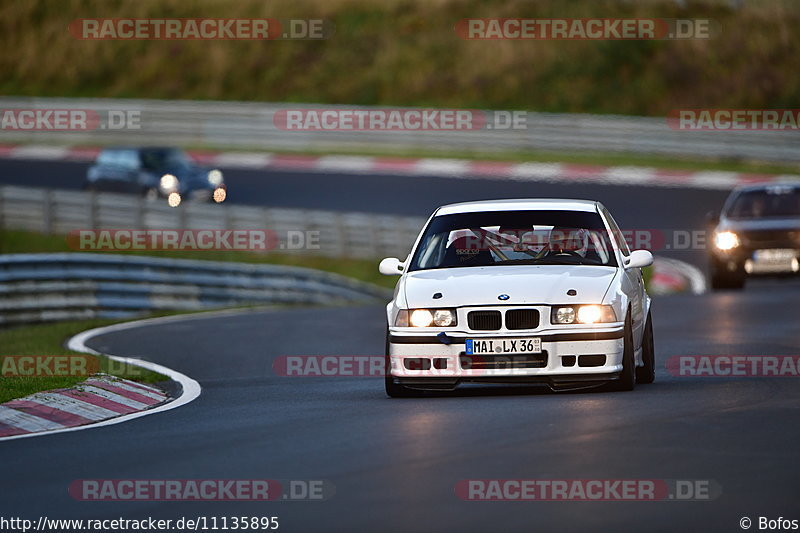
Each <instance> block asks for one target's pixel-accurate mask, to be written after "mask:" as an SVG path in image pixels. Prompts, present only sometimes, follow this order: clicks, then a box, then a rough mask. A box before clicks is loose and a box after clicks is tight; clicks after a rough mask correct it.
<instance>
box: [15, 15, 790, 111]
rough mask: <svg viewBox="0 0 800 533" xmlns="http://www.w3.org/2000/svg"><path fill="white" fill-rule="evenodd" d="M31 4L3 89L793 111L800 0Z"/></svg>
mask: <svg viewBox="0 0 800 533" xmlns="http://www.w3.org/2000/svg"><path fill="white" fill-rule="evenodd" d="M734 4H736V3H735V2H730V1H728V0H693V1H690V2H676V1H675V0H648V1H646V2H622V1H619V0H573V1H570V2H559V1H555V0H549V1H546V0H541V1H535V2H533V1H530V0H435V1H431V0H385V1H382V2H374V1H372V0H273V1H271V2H263V1H261V0H239V1H237V2H225V1H221V0H160V1H156V0H143V1H141V2H131V1H128V2H121V1H110V0H27V1H25V2H3V3H2V4H0V48H1V49H3V50H7V51H13V53H5V54H1V55H0V71H2V72H6V73H8V74H9V75H7V76H4V77H2V79H0V94H5V95H27V96H73V97H122V98H125V97H134V98H166V99H176V98H181V99H196V100H243V101H272V102H316V103H330V104H338V103H340V104H348V105H385V106H393V105H398V106H399V105H412V106H416V105H419V106H436V107H459V108H479V109H522V110H537V111H553V112H572V113H585V112H591V113H616V114H629V115H648V116H666V115H667V114H668V113H669V112H670V111H671V110H673V109H676V108H680V107H687V108H701V107H717V108H793V107H797V102H798V101H800V77H798V76H797V75H796V70H797V69H796V58H797V57H798V56H800V32H798V31H796V29H797V28H798V26H800V3H798V2H797V1H796V0H759V1H756V0H752V1H747V2H741V6H739V7H738V8H736V7H734ZM89 17H93V18H164V17H172V18H182V17H183V18H195V17H209V18H254V17H258V18H260V17H275V18H289V17H302V18H322V19H326V20H328V21H330V22H332V23H333V25H334V26H335V34H334V35H333V36H332V37H331V38H330V39H328V40H326V41H268V42H264V41H249V40H230V41H172V40H161V41H156V40H153V41H147V40H141V41H139V40H127V41H110V40H78V39H75V38H73V37H72V36H71V35H70V33H69V32H68V26H69V24H70V22H71V21H74V20H75V19H80V18H89ZM501 17H512V18H516V17H523V18H557V19H564V18H587V17H603V18H612V17H618V18H651V17H663V18H683V19H686V18H701V19H710V20H711V21H713V25H714V26H716V27H717V28H719V30H720V31H719V32H718V33H717V34H716V35H715V36H713V37H712V38H710V39H686V40H663V41H596V40H587V41H526V40H521V41H512V40H496V41H492V40H483V41H476V40H464V39H461V38H459V37H458V36H457V35H456V34H455V31H454V29H453V28H454V24H455V23H456V22H457V21H458V20H460V19H462V18H501Z"/></svg>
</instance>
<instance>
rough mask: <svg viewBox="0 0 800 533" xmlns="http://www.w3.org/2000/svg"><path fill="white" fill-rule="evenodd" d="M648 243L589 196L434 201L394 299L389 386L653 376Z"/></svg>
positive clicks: (629, 384) (398, 271)
mask: <svg viewBox="0 0 800 533" xmlns="http://www.w3.org/2000/svg"><path fill="white" fill-rule="evenodd" d="M652 262H653V256H652V255H651V254H650V252H648V251H646V250H636V251H633V252H632V251H630V250H629V248H628V246H627V244H626V242H625V239H624V238H623V235H622V232H621V231H620V229H619V227H618V226H617V224H616V222H614V219H613V218H612V217H611V214H610V213H609V212H608V210H606V208H605V207H603V205H601V204H600V203H599V202H593V201H588V200H557V199H519V200H492V201H482V202H468V203H460V204H452V205H446V206H443V207H440V208H439V209H437V210H436V211H435V212H434V213H433V215H432V216H431V218H430V219H429V220H428V222H427V223H426V225H425V227H424V229H423V230H422V232H421V233H420V235H419V237H417V240H416V242H415V243H414V247H413V248H412V250H411V254H410V255H409V256H408V257H407V258H406V259H405V261H402V262H401V261H400V260H399V259H397V258H387V259H384V260H383V261H381V264H380V272H381V273H383V274H387V275H399V276H400V280H399V281H398V283H397V287H396V288H395V291H394V299H393V300H392V301H391V302H390V303H389V305H388V306H387V308H386V312H387V319H388V330H387V335H386V357H387V376H386V393H387V394H388V395H389V396H392V397H403V396H414V395H418V394H420V392H421V391H424V390H452V389H454V388H455V387H457V386H458V385H459V384H461V383H544V384H546V385H549V386H550V387H551V388H552V389H553V390H565V389H575V388H582V387H589V386H597V385H600V384H608V386H609V387H610V388H613V389H615V390H631V389H633V387H634V385H635V384H636V383H637V382H638V383H651V382H652V381H653V380H654V378H655V368H654V367H655V356H654V348H653V325H652V318H651V316H650V297H649V296H648V295H647V292H646V291H645V286H644V282H643V279H642V271H641V269H642V267H645V266H648V265H650V264H652Z"/></svg>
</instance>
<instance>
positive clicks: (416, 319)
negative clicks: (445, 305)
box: [394, 309, 457, 328]
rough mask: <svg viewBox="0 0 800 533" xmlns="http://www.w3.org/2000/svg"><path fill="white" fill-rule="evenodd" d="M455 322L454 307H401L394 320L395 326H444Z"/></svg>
mask: <svg viewBox="0 0 800 533" xmlns="http://www.w3.org/2000/svg"><path fill="white" fill-rule="evenodd" d="M456 324H457V319H456V311H455V309H401V310H400V312H399V313H397V318H395V321H394V325H395V326H399V327H408V326H414V327H415V328H427V327H430V326H437V327H440V328H446V327H450V326H455V325H456Z"/></svg>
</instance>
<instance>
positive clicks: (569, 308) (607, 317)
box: [550, 305, 617, 324]
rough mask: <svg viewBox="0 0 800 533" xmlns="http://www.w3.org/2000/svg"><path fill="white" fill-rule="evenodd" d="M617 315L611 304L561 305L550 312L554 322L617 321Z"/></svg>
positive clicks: (586, 322)
mask: <svg viewBox="0 0 800 533" xmlns="http://www.w3.org/2000/svg"><path fill="white" fill-rule="evenodd" d="M616 321H617V315H616V314H615V313H614V308H613V307H611V306H610V305H561V306H558V307H553V310H552V311H551V313H550V322H551V323H552V324H596V323H599V322H616Z"/></svg>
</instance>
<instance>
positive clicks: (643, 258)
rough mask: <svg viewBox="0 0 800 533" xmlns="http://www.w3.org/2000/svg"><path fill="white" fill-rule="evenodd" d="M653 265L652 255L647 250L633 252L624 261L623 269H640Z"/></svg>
mask: <svg viewBox="0 0 800 533" xmlns="http://www.w3.org/2000/svg"><path fill="white" fill-rule="evenodd" d="M652 264H653V254H651V253H650V252H649V251H647V250H634V251H632V252H631V255H630V256H628V258H627V259H626V260H625V268H626V269H629V268H642V267H646V266H650V265H652Z"/></svg>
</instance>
